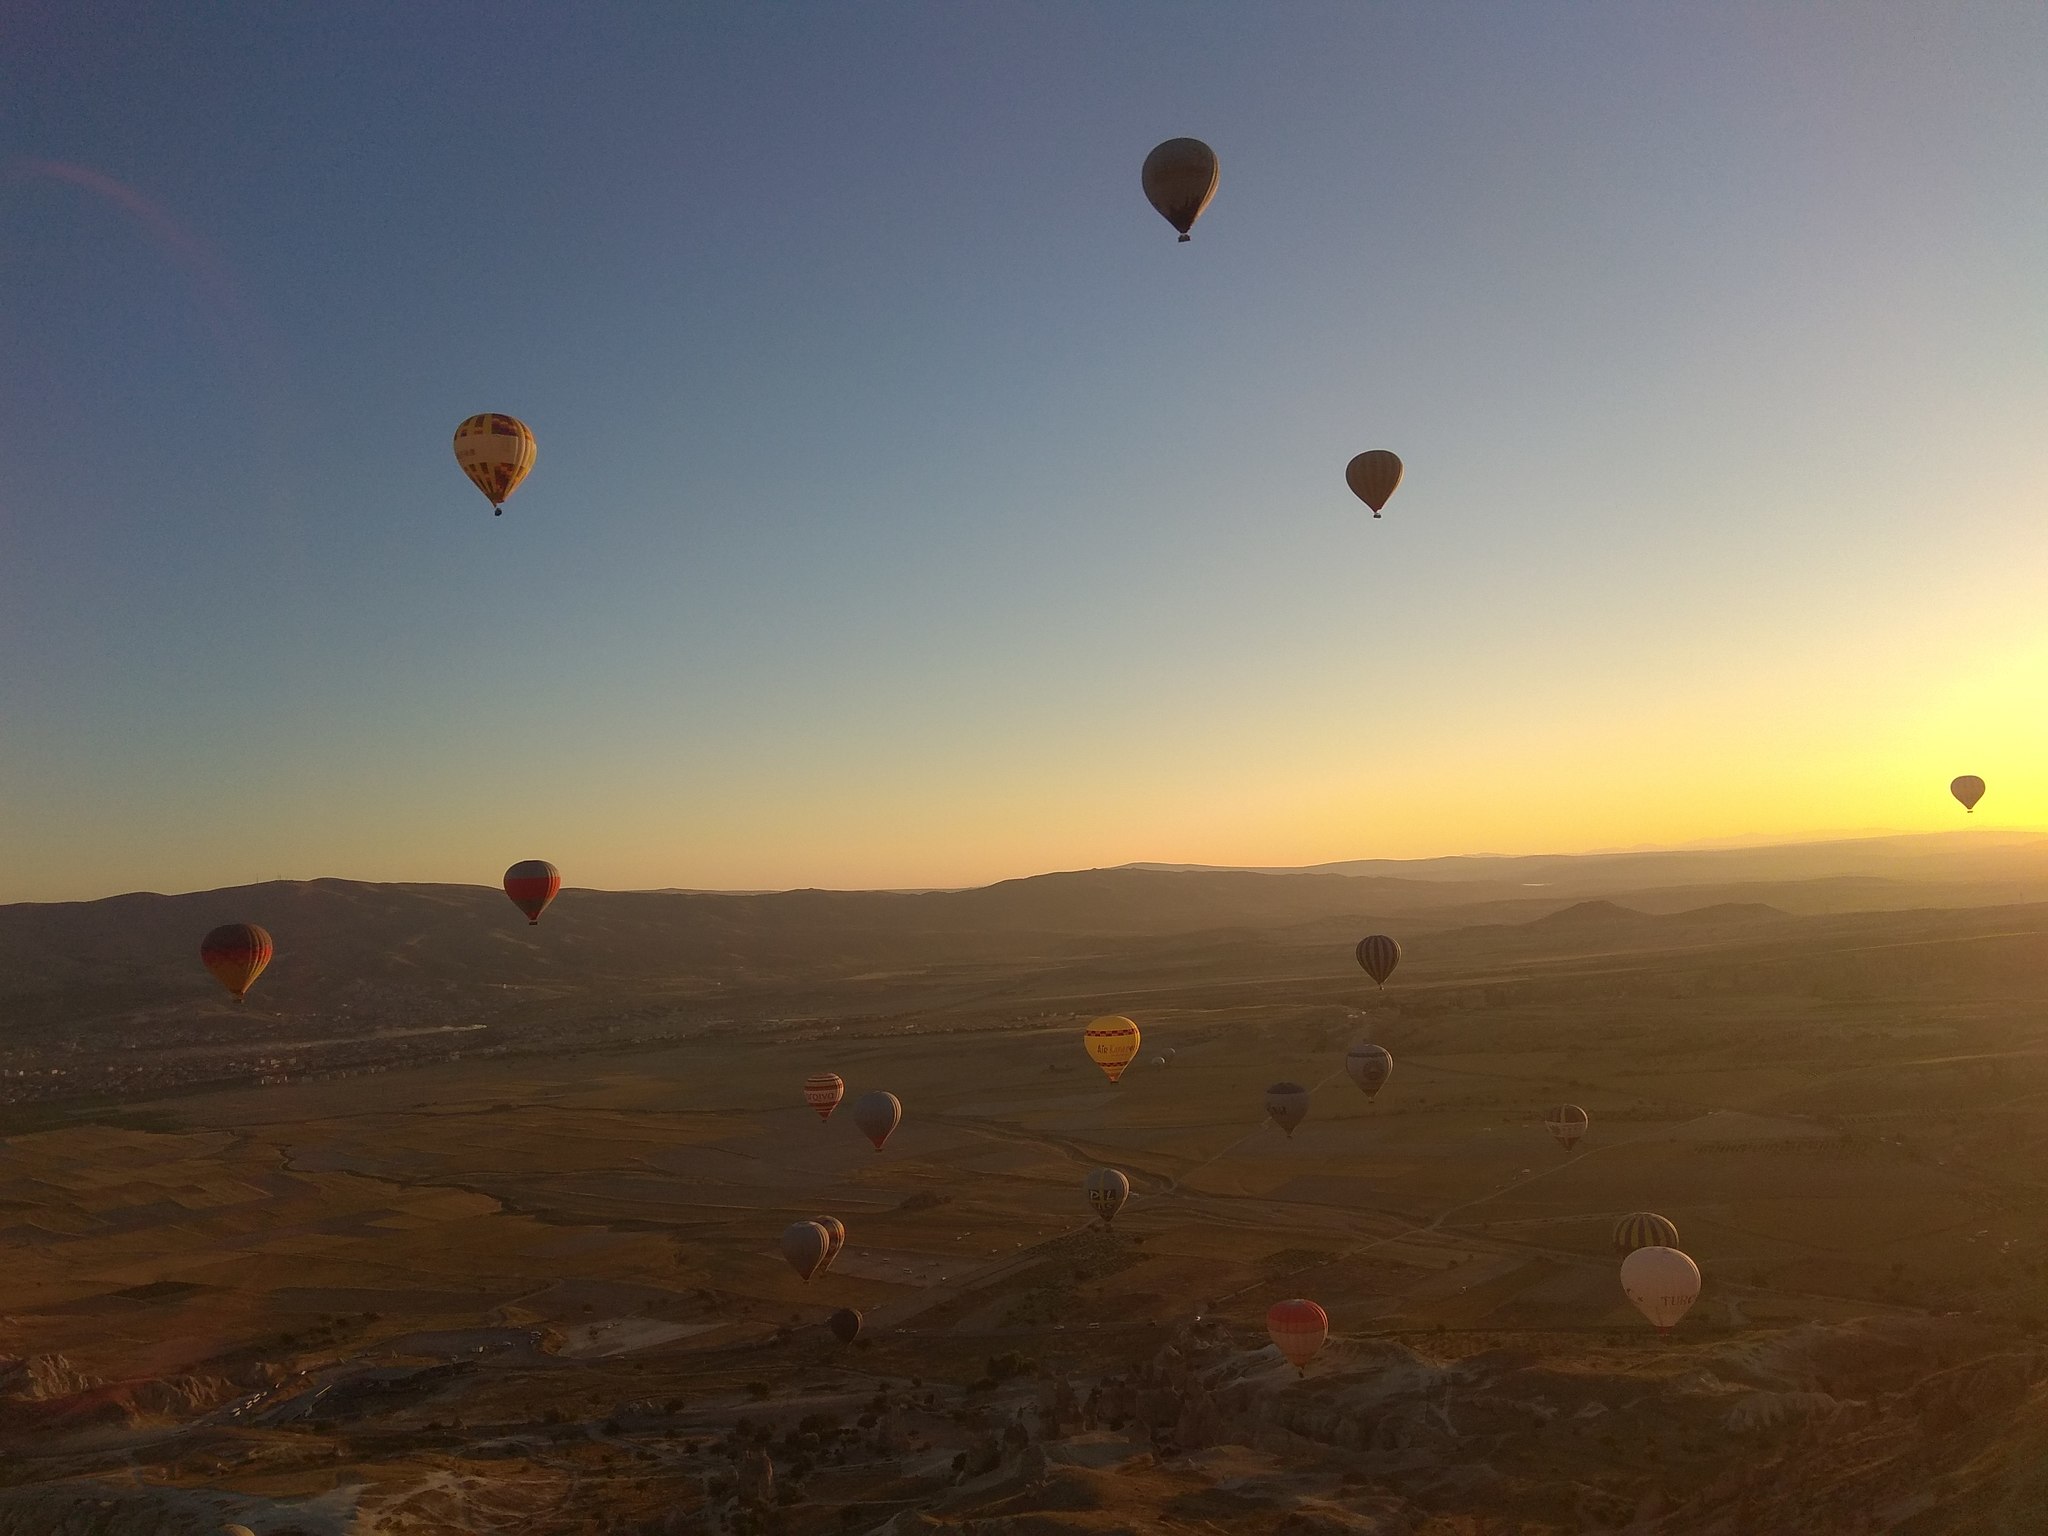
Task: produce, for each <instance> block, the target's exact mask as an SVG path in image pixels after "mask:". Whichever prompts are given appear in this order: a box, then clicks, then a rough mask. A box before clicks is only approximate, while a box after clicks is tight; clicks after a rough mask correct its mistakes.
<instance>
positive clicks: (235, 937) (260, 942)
mask: <svg viewBox="0 0 2048 1536" xmlns="http://www.w3.org/2000/svg"><path fill="white" fill-rule="evenodd" d="M270 956H271V943H270V935H269V934H267V933H265V932H264V931H263V930H262V929H261V928H258V927H257V926H256V925H255V924H254V923H226V924H223V925H222V926H221V927H219V928H216V929H214V930H213V932H211V933H209V934H208V935H207V936H206V937H205V938H203V939H201V940H200V941H199V962H200V964H202V965H204V966H205V967H206V968H207V969H208V970H209V971H211V972H213V979H214V980H215V981H218V982H219V983H220V984H221V985H222V986H224V987H226V988H227V989H228V992H229V993H230V994H231V995H232V996H233V997H234V1000H235V1001H236V1002H238V1003H239V1002H240V1001H241V1000H242V999H243V998H245V997H247V996H248V995H249V989H250V988H251V987H253V986H254V985H256V978H257V977H258V976H261V975H262V974H263V967H265V966H266V965H268V964H270Z"/></svg>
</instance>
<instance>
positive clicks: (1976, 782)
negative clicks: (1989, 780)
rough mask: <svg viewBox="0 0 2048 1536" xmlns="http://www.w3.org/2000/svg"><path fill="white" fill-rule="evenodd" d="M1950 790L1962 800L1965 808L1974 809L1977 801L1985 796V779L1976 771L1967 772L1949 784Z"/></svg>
mask: <svg viewBox="0 0 2048 1536" xmlns="http://www.w3.org/2000/svg"><path fill="white" fill-rule="evenodd" d="M1948 792H1949V793H1950V794H1952V795H1954V796H1955V797H1956V799H1958V800H1960V801H1961V802H1962V805H1963V809H1964V810H1966V811H1974V810H1976V809H1977V802H1978V801H1979V800H1982V799H1983V798H1984V781H1983V780H1982V779H1980V778H1978V777H1977V775H1975V774H1974V773H1966V774H1964V775H1963V776H1962V777H1961V778H1959V779H1956V780H1954V781H1952V782H1951V783H1950V784H1949V787H1948Z"/></svg>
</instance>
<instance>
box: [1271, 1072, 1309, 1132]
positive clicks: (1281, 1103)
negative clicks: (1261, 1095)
mask: <svg viewBox="0 0 2048 1536" xmlns="http://www.w3.org/2000/svg"><path fill="white" fill-rule="evenodd" d="M1266 1113H1267V1114H1268V1115H1269V1116H1271V1117H1272V1121H1273V1123H1274V1124H1275V1125H1277V1126H1279V1127H1280V1129H1281V1130H1283V1131H1285V1132H1286V1133H1287V1139H1288V1140H1289V1141H1292V1140H1293V1139H1294V1128H1295V1127H1296V1126H1297V1125H1299V1124H1301V1122H1302V1121H1304V1120H1306V1119H1307V1118H1308V1090H1307V1089H1306V1088H1304V1087H1302V1086H1301V1084H1299V1083H1275V1084H1274V1085H1273V1086H1272V1087H1270V1088H1268V1089H1267V1090H1266Z"/></svg>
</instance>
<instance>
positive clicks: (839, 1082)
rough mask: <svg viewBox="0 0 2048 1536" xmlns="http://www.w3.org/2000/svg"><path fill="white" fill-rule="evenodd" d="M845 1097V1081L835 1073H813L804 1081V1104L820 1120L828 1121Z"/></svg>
mask: <svg viewBox="0 0 2048 1536" xmlns="http://www.w3.org/2000/svg"><path fill="white" fill-rule="evenodd" d="M845 1097H846V1079H845V1078H843V1077H841V1076H840V1075H839V1074H838V1073H837V1072H813V1073H812V1074H811V1075H810V1076H809V1077H807V1078H805V1079H804V1102H805V1103H806V1104H808V1105H810V1106H811V1108H813V1109H815V1110H816V1111H817V1112H818V1118H819V1119H820V1120H830V1119H831V1118H832V1111H833V1110H835V1109H837V1108H838V1107H839V1101H840V1100H841V1099H843V1098H845Z"/></svg>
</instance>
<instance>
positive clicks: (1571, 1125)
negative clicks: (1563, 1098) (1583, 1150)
mask: <svg viewBox="0 0 2048 1536" xmlns="http://www.w3.org/2000/svg"><path fill="white" fill-rule="evenodd" d="M1592 1123H1593V1117H1592V1116H1591V1115H1589V1114H1587V1113H1586V1112H1585V1111H1584V1110H1583V1109H1581V1108H1579V1106H1578V1105H1576V1104H1560V1105H1558V1106H1557V1108H1555V1109H1553V1110H1551V1111H1550V1112H1549V1113H1548V1114H1546V1115H1545V1116H1544V1117H1543V1125H1544V1128H1545V1129H1546V1130H1548V1131H1549V1132H1550V1134H1551V1135H1553V1136H1555V1137H1556V1138H1557V1139H1558V1142H1559V1144H1560V1145H1562V1146H1563V1147H1564V1149H1565V1151H1567V1152H1569V1151H1571V1149H1572V1148H1573V1147H1575V1146H1577V1145H1578V1144H1579V1138H1580V1137H1581V1136H1583V1135H1585V1134H1586V1130H1587V1128H1588V1127H1589V1126H1591V1125H1592Z"/></svg>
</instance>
